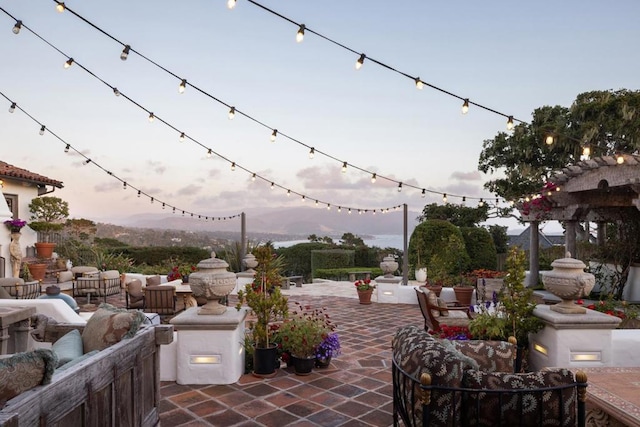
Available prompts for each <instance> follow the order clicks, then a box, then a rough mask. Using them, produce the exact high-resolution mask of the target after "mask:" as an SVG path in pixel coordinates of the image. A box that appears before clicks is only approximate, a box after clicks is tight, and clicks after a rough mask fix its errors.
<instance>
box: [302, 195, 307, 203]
mask: <svg viewBox="0 0 640 427" xmlns="http://www.w3.org/2000/svg"><path fill="white" fill-rule="evenodd" d="M305 200H307V198H306V197H305V196H304V195H303V196H302V202H303V203H304V202H305Z"/></svg>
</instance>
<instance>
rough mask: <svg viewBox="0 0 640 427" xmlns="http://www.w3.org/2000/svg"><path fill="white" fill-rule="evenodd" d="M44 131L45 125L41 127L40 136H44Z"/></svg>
mask: <svg viewBox="0 0 640 427" xmlns="http://www.w3.org/2000/svg"><path fill="white" fill-rule="evenodd" d="M44 130H45V126H44V125H42V126H40V132H39V133H40V135H44Z"/></svg>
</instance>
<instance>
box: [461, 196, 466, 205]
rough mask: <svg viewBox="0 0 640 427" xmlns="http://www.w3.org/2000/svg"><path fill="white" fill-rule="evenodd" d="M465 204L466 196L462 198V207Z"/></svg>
mask: <svg viewBox="0 0 640 427" xmlns="http://www.w3.org/2000/svg"><path fill="white" fill-rule="evenodd" d="M466 202H467V196H463V197H462V204H463V205H464V204H465V203H466Z"/></svg>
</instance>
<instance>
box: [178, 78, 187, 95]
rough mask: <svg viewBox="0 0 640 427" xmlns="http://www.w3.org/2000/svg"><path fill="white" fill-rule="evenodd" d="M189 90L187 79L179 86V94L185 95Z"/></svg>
mask: <svg viewBox="0 0 640 427" xmlns="http://www.w3.org/2000/svg"><path fill="white" fill-rule="evenodd" d="M186 88H187V79H182V81H181V82H180V85H179V86H178V93H184V91H185V89H186Z"/></svg>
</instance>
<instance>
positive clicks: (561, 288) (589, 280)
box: [540, 254, 595, 314]
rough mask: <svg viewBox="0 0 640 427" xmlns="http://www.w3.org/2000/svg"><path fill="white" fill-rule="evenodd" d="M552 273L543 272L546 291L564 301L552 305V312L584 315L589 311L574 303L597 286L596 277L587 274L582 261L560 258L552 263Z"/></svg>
mask: <svg viewBox="0 0 640 427" xmlns="http://www.w3.org/2000/svg"><path fill="white" fill-rule="evenodd" d="M551 266H552V267H553V270H552V271H541V272H540V274H541V275H542V283H543V284H544V287H545V289H546V290H548V291H549V292H551V293H552V294H554V295H555V296H557V297H558V298H560V299H562V302H559V303H558V304H555V305H552V306H551V307H550V309H551V310H553V311H556V312H558V313H564V314H583V313H586V312H587V310H586V309H585V308H584V307H580V306H579V305H576V304H575V303H574V302H573V301H574V300H576V299H578V298H581V297H583V296H588V295H589V293H590V292H591V289H593V286H594V285H595V277H594V275H593V274H591V273H585V272H584V269H585V267H586V266H585V265H584V263H583V262H582V261H580V260H577V259H574V258H571V257H570V254H567V257H566V258H560V259H557V260H555V261H553V262H552V263H551Z"/></svg>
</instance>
